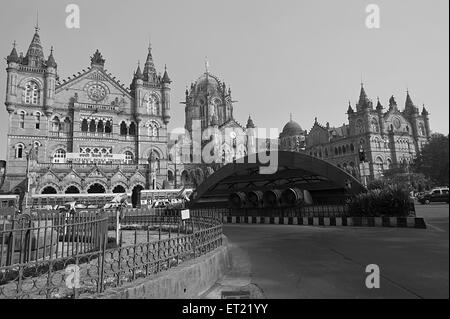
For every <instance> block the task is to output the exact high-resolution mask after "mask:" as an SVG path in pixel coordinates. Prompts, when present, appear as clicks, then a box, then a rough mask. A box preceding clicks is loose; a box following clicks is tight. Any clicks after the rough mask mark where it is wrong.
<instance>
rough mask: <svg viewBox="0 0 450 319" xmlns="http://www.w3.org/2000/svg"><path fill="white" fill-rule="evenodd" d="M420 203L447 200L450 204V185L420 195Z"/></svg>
mask: <svg viewBox="0 0 450 319" xmlns="http://www.w3.org/2000/svg"><path fill="white" fill-rule="evenodd" d="M418 200H419V203H421V204H429V203H431V202H445V203H447V204H448V202H449V195H448V187H436V188H433V189H432V190H431V191H429V192H428V193H425V194H423V195H419V196H418Z"/></svg>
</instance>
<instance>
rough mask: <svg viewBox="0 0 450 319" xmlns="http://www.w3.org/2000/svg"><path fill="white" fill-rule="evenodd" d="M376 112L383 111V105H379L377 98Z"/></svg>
mask: <svg viewBox="0 0 450 319" xmlns="http://www.w3.org/2000/svg"><path fill="white" fill-rule="evenodd" d="M377 110H378V111H382V110H383V105H381V102H380V98H379V97H377Z"/></svg>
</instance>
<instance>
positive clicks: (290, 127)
mask: <svg viewBox="0 0 450 319" xmlns="http://www.w3.org/2000/svg"><path fill="white" fill-rule="evenodd" d="M281 135H282V136H296V135H303V130H302V128H301V126H300V125H299V124H298V123H297V122H295V121H293V120H290V121H289V122H287V123H286V125H285V126H284V128H283V131H282V132H281Z"/></svg>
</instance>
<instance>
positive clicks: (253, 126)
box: [246, 115, 255, 128]
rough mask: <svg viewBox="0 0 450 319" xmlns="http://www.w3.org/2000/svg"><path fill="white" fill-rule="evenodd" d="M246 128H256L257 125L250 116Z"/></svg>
mask: <svg viewBox="0 0 450 319" xmlns="http://www.w3.org/2000/svg"><path fill="white" fill-rule="evenodd" d="M246 128H255V123H253V120H252V118H251V116H250V115H249V116H248V120H247V125H246Z"/></svg>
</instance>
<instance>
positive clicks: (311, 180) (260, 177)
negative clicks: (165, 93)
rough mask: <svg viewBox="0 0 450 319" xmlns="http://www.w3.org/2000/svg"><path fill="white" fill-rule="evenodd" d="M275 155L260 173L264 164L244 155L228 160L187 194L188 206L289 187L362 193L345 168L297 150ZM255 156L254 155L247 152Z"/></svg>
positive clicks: (331, 195) (326, 193) (327, 193)
mask: <svg viewBox="0 0 450 319" xmlns="http://www.w3.org/2000/svg"><path fill="white" fill-rule="evenodd" d="M273 153H274V154H273V155H272V156H273V158H276V157H278V165H277V170H276V172H275V173H273V174H261V173H260V167H263V166H268V165H267V164H266V165H264V164H261V163H260V161H259V160H258V159H259V158H263V157H261V156H260V154H257V160H256V161H255V160H253V162H256V163H252V162H250V163H249V156H246V157H245V158H244V159H243V160H241V161H240V162H241V163H236V162H233V163H230V164H228V165H225V166H223V167H222V168H221V169H219V170H218V171H217V172H215V173H214V174H212V175H211V176H210V177H209V178H208V179H206V180H205V181H204V182H203V183H202V184H201V185H199V186H198V187H197V189H196V190H195V191H194V192H193V193H192V195H191V205H194V206H196V205H203V204H206V203H213V202H214V201H216V202H225V201H227V200H228V196H229V195H230V193H234V192H251V191H268V190H273V189H286V188H291V187H296V188H300V189H303V190H308V191H310V192H311V193H314V194H316V195H317V196H318V197H320V198H325V199H326V198H327V197H328V198H334V197H335V195H338V196H340V195H346V196H353V195H356V194H359V193H361V192H364V191H365V190H366V189H365V187H364V186H363V185H362V184H361V183H360V182H359V181H358V180H357V179H355V178H354V177H353V176H352V175H350V174H348V173H347V172H346V171H344V170H342V169H340V168H338V167H336V166H334V165H333V164H330V163H328V162H326V161H324V160H321V159H318V158H315V157H312V156H309V155H306V154H302V153H297V152H285V151H279V152H273ZM251 156H255V154H253V155H251Z"/></svg>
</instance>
